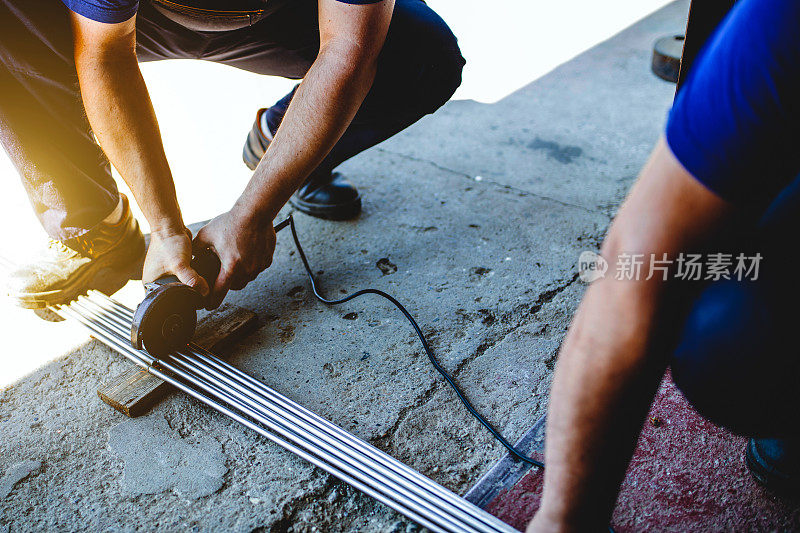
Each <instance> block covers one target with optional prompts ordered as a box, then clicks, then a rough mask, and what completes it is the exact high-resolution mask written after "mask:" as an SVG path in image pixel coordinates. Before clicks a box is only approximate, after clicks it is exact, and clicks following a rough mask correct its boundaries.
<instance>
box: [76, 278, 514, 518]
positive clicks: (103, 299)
mask: <svg viewBox="0 0 800 533" xmlns="http://www.w3.org/2000/svg"><path fill="white" fill-rule="evenodd" d="M87 301H89V302H90V303H94V304H95V305H97V306H98V307H101V308H103V309H106V310H109V311H111V310H113V311H114V312H115V314H116V315H117V316H120V314H122V315H127V316H128V317H132V316H133V311H132V310H130V309H128V308H126V307H125V306H123V305H122V304H119V303H118V302H115V301H114V300H112V299H110V298H108V297H107V296H105V295H103V294H102V293H97V296H96V297H95V298H93V299H91V300H89V299H87ZM104 304H105V305H104ZM188 349H189V351H190V352H191V356H192V359H194V358H197V359H199V360H200V362H202V363H205V364H204V365H203V371H208V372H213V373H214V374H215V375H216V377H217V378H218V379H223V380H226V381H227V382H228V383H231V380H235V383H236V385H237V386H238V385H240V384H241V382H242V381H244V382H245V383H244V385H245V386H247V387H248V388H249V389H250V390H252V391H253V392H254V393H255V394H258V395H259V397H261V398H263V399H265V400H266V401H269V402H275V403H277V404H279V405H280V406H281V407H283V408H284V409H286V410H288V411H290V413H291V414H290V415H289V416H291V415H294V416H296V417H299V418H300V419H301V420H302V421H301V422H300V423H303V422H307V423H309V424H312V425H314V426H315V427H316V428H318V429H319V430H320V431H322V432H324V433H325V434H326V437H329V438H333V439H335V440H337V441H338V442H341V443H342V444H343V445H345V446H348V447H350V448H351V449H354V450H355V451H356V452H358V453H360V454H363V455H366V456H367V457H369V458H370V459H372V460H374V461H377V462H379V463H381V464H382V465H383V466H384V467H386V468H389V469H391V470H392V471H393V472H396V473H398V474H400V475H401V476H402V477H404V478H405V479H407V480H408V481H410V482H411V483H414V484H416V485H417V486H419V487H421V488H423V489H424V490H426V491H428V492H430V493H432V494H434V495H435V496H438V497H441V498H443V499H444V500H446V501H447V502H448V503H450V504H452V505H454V506H456V507H458V508H459V509H460V510H461V511H463V512H464V513H466V514H467V515H469V517H470V519H469V521H470V522H471V523H472V524H473V525H475V526H476V527H486V526H488V527H490V528H493V529H499V530H500V531H508V528H509V526H508V525H507V524H505V523H504V522H502V521H500V520H499V519H497V518H495V517H494V516H492V515H490V514H488V513H485V512H483V511H482V510H480V509H479V508H477V507H475V506H474V505H472V504H471V503H469V502H467V501H466V500H464V499H463V498H460V497H458V496H457V495H456V494H454V493H452V492H451V491H449V490H447V489H445V488H444V487H442V486H441V485H439V484H437V483H435V482H434V481H432V480H431V479H429V478H427V477H425V476H423V475H422V474H420V473H419V472H417V471H415V470H413V469H411V468H409V467H408V466H407V465H405V464H403V463H401V462H400V461H398V460H397V459H395V458H393V457H392V456H390V455H388V454H386V453H384V452H382V451H380V450H378V449H377V448H375V447H374V446H371V445H370V444H367V443H366V442H364V441H362V440H361V439H359V438H358V437H356V436H354V435H352V434H350V433H348V432H346V431H345V430H343V429H342V428H340V427H338V426H336V425H335V424H333V423H331V422H329V421H328V420H325V419H324V418H322V417H320V416H319V415H316V414H315V413H313V412H312V411H310V410H308V409H306V408H304V407H302V406H301V405H299V404H296V403H295V402H292V401H291V400H289V399H288V398H285V397H284V396H282V395H280V394H279V393H277V392H275V391H274V390H272V389H270V388H269V387H267V386H266V385H264V384H263V383H261V382H260V381H258V380H256V379H255V378H253V377H252V376H250V375H248V374H246V373H244V372H242V371H241V370H239V369H237V368H235V367H233V366H232V365H230V364H229V363H227V362H225V361H223V360H221V359H219V358H217V357H216V356H214V355H213V354H211V353H210V352H208V351H206V350H204V349H203V348H201V347H199V346H196V345H190V346H189V347H188ZM209 366H211V367H213V368H209ZM220 373H223V374H225V376H221V375H220ZM239 380H241V381H239ZM476 511H478V513H476ZM476 520H477V521H476Z"/></svg>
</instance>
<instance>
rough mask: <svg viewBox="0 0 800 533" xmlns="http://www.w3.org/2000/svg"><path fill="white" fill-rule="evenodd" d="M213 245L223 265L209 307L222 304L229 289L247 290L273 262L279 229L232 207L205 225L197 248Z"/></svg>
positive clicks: (198, 235) (196, 242)
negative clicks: (276, 233) (249, 284)
mask: <svg viewBox="0 0 800 533" xmlns="http://www.w3.org/2000/svg"><path fill="white" fill-rule="evenodd" d="M205 248H211V250H213V251H214V252H215V253H216V254H217V256H218V257H219V260H220V263H221V264H222V266H221V268H220V271H219V276H218V277H217V281H216V283H214V286H213V287H212V288H211V295H210V297H209V299H208V306H207V308H208V309H214V308H216V307H219V305H220V304H221V303H222V300H223V299H224V298H225V295H226V294H227V293H228V290H230V289H233V290H235V291H238V290H241V289H243V288H244V287H245V286H246V285H247V284H248V283H250V282H251V281H253V280H254V279H255V278H256V276H258V275H259V274H260V273H261V272H263V271H264V270H266V269H267V268H268V267H269V266H270V265H271V264H272V254H273V252H274V251H275V228H273V227H272V222H271V221H269V222H264V223H261V222H259V221H257V220H254V219H252V218H251V217H249V216H246V215H245V214H243V213H241V211H239V210H237V209H235V208H234V209H232V210H231V211H228V212H227V213H223V214H221V215H219V216H218V217H216V218H215V219H213V220H212V221H211V222H209V223H208V224H206V225H205V226H203V228H202V229H201V230H200V231H199V232H198V233H197V237H195V239H194V249H195V250H198V251H199V250H202V249H205Z"/></svg>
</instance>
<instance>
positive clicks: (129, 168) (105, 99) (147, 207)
mask: <svg viewBox="0 0 800 533" xmlns="http://www.w3.org/2000/svg"><path fill="white" fill-rule="evenodd" d="M76 67H77V70H78V77H79V80H80V86H81V94H82V95H83V101H84V106H85V108H86V114H87V116H88V118H89V122H90V124H91V126H92V130H93V131H94V134H95V135H96V136H97V139H98V141H99V143H100V146H101V147H102V148H103V151H104V152H105V153H106V155H107V156H108V158H109V160H110V161H111V163H112V164H113V165H114V167H116V169H117V170H118V171H119V173H120V174H121V175H122V178H123V179H124V180H125V182H126V183H127V184H128V186H129V187H130V188H131V190H132V191H133V194H134V196H135V197H136V201H137V203H138V204H139V206H140V207H141V209H142V211H143V212H144V214H145V216H146V217H147V220H148V222H149V223H150V226H151V229H152V231H154V232H158V231H168V232H174V231H178V230H182V229H183V220H182V217H181V213H180V208H179V207H178V202H177V198H176V194H175V185H174V183H173V181H172V174H171V173H170V170H169V165H168V164H167V159H166V156H165V155H164V149H163V146H162V142H161V134H160V132H159V128H158V123H157V121H156V117H155V112H154V110H153V106H152V104H151V102H150V97H149V95H148V92H147V87H146V86H145V83H144V79H143V78H142V75H141V72H140V70H139V65H138V63H137V61H136V55H135V53H134V52H133V50H124V49H123V50H113V51H111V52H108V51H99V50H83V51H78V52H76Z"/></svg>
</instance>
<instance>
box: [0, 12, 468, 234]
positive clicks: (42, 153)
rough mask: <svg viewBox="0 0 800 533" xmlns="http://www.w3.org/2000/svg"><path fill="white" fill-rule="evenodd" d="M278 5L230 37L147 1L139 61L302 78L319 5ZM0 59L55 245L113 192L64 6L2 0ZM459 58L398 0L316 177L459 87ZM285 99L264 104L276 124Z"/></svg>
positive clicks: (17, 154)
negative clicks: (372, 73) (188, 23)
mask: <svg viewBox="0 0 800 533" xmlns="http://www.w3.org/2000/svg"><path fill="white" fill-rule="evenodd" d="M276 1H278V2H280V3H281V5H280V8H279V9H276V10H275V11H274V12H273V13H271V14H270V15H269V16H268V17H267V18H266V19H264V20H262V21H260V22H258V23H256V24H254V25H253V26H250V27H247V28H243V29H239V30H233V31H225V32H200V31H192V30H189V29H187V28H185V27H183V26H181V25H179V24H177V23H175V22H173V21H172V20H170V19H168V18H166V17H165V16H164V15H162V14H161V13H159V12H158V11H156V10H155V9H154V8H153V7H152V6H151V5H150V4H149V2H147V1H143V2H142V3H141V5H140V8H139V13H138V15H137V55H138V57H139V60H140V61H155V60H159V59H177V58H194V59H204V60H207V61H214V62H217V63H223V64H226V65H230V66H234V67H237V68H241V69H245V70H248V71H251V72H256V73H258V74H265V75H274V76H282V77H286V78H293V79H299V78H302V77H303V76H304V75H305V73H306V71H307V70H308V68H309V67H310V66H311V64H312V63H313V62H314V59H315V58H316V55H317V52H318V50H319V25H318V20H317V9H316V6H317V2H316V1H315V0H292V1H283V2H281V0H276ZM0 62H1V63H0V88H1V89H2V90H0V141H1V142H2V144H3V147H4V148H5V149H6V151H7V152H8V154H9V156H10V157H11V160H12V161H13V163H14V164H15V165H16V167H17V169H18V170H19V173H20V176H21V178H22V181H23V183H24V185H25V188H26V191H27V193H28V196H29V198H30V200H31V203H32V204H33V208H34V210H35V211H36V213H37V215H38V217H39V220H40V221H41V223H42V225H43V226H44V228H45V230H46V231H47V232H48V233H49V234H50V235H51V236H52V237H54V238H57V239H62V240H65V239H69V238H71V237H75V236H77V235H81V234H82V233H85V232H86V231H87V230H89V229H90V228H91V227H92V226H94V225H95V224H97V223H98V222H99V221H100V220H102V219H103V218H105V217H106V216H107V215H108V214H109V213H110V212H111V210H112V209H113V208H114V206H115V205H116V203H117V200H118V198H119V192H118V191H117V187H116V184H115V183H114V181H113V179H112V177H111V169H110V166H109V163H108V161H107V159H106V158H105V156H104V154H103V152H102V150H101V149H100V147H99V146H98V145H97V144H96V143H95V142H94V140H93V136H92V133H91V130H90V127H89V124H88V122H87V120H86V117H85V115H84V110H83V104H82V101H81V96H80V92H79V89H78V84H77V75H76V72H75V65H74V62H73V57H72V37H71V32H70V26H69V19H68V11H67V9H66V8H65V7H64V6H63V5H62V4H61V3H60V2H58V0H0ZM463 65H464V59H463V58H462V57H461V53H460V51H459V48H458V44H457V42H456V38H455V36H454V35H453V33H452V32H451V31H450V29H449V28H448V27H447V25H446V24H445V23H444V21H443V20H442V19H441V18H440V17H439V16H438V15H437V14H436V13H434V12H433V10H431V9H430V8H429V7H428V6H427V5H426V4H425V3H424V2H422V1H421V0H397V2H396V7H395V11H394V14H393V17H392V22H391V25H390V28H389V33H388V36H387V39H386V44H385V45H384V48H383V50H382V52H381V55H380V58H379V63H378V72H377V76H376V79H375V82H374V84H373V87H372V89H371V90H370V92H369V94H368V95H367V98H366V99H365V101H364V103H363V105H362V106H361V108H360V110H359V111H358V113H357V114H356V117H355V119H354V121H353V123H352V125H351V126H350V127H349V129H348V130H347V131H346V133H345V134H344V136H343V137H342V138H341V140H340V141H339V143H338V144H337V145H336V146H335V147H334V149H333V150H332V152H331V153H330V154H329V155H328V157H327V158H326V159H325V161H324V162H323V163H322V165H320V168H319V169H318V172H330V170H331V169H333V168H334V167H335V166H337V165H338V164H339V163H341V162H342V161H344V160H346V159H348V158H350V157H352V156H354V155H355V154H357V153H359V152H361V151H363V150H365V149H367V148H369V147H371V146H373V145H375V144H377V143H379V142H381V141H383V140H385V139H387V138H388V137H391V136H392V135H394V134H395V133H397V132H399V131H401V130H402V129H404V128H406V127H408V126H409V125H410V124H413V123H414V122H416V121H417V120H419V119H420V118H421V117H423V116H424V115H426V114H428V113H432V112H433V111H435V110H436V109H438V108H439V107H440V106H441V105H442V104H444V103H445V102H446V101H447V100H448V99H449V98H450V96H452V94H453V92H455V90H456V88H457V87H458V86H459V85H460V83H461V70H462V67H463ZM176 90H186V91H188V90H191V91H193V92H197V91H198V90H202V89H201V88H200V89H198V88H196V87H182V88H176ZM208 96H209V98H212V97H216V95H211V94H209V95H208ZM290 99H291V94H290V95H287V96H286V97H285V98H283V99H281V100H280V101H279V102H278V103H277V104H275V105H274V106H272V107H271V108H270V109H271V111H270V114H269V116H268V120H269V122H270V123H271V124H277V123H278V122H279V121H280V119H281V118H282V117H283V113H284V112H285V111H286V107H287V106H288V103H289V101H290ZM245 133H246V132H242V139H243V140H244V137H245Z"/></svg>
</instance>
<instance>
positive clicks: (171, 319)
mask: <svg viewBox="0 0 800 533" xmlns="http://www.w3.org/2000/svg"><path fill="white" fill-rule="evenodd" d="M198 298H200V296H199V293H198V292H197V291H195V290H194V289H192V288H190V287H188V286H186V285H184V284H182V283H168V284H165V285H160V286H157V287H156V288H154V289H153V290H151V291H150V292H149V293H148V294H147V296H146V297H145V299H144V300H143V301H142V303H141V304H139V306H138V307H137V308H136V312H135V313H134V317H133V322H132V324H131V344H132V345H133V346H134V347H135V348H138V349H140V350H141V349H144V350H146V351H147V353H149V354H150V355H152V356H154V357H161V356H163V355H166V354H168V353H170V352H172V351H175V350H177V349H180V348H183V347H184V346H186V345H187V344H188V343H189V342H190V341H191V340H192V337H193V336H194V332H195V329H196V328H197V312H196V311H195V309H197V307H198V305H197V304H198V303H199V302H198Z"/></svg>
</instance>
